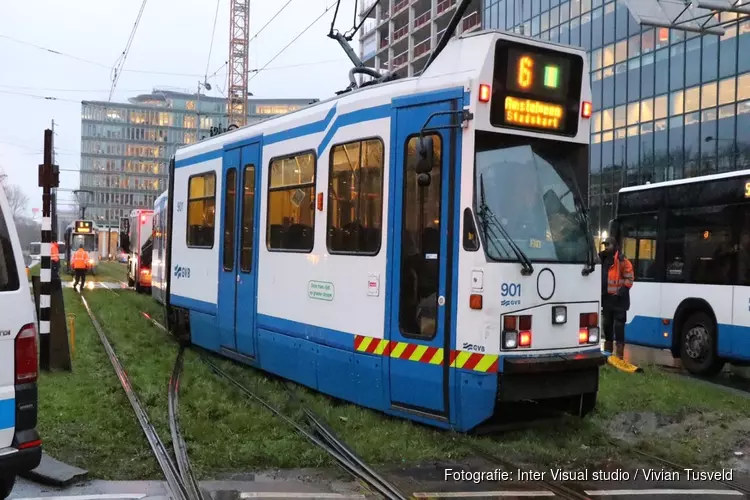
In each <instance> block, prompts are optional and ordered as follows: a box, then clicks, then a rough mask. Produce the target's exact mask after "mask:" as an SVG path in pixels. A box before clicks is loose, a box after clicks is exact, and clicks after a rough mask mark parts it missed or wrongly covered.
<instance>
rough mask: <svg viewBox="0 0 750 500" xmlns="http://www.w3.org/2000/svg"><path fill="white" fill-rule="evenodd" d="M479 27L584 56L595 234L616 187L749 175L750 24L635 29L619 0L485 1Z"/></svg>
mask: <svg viewBox="0 0 750 500" xmlns="http://www.w3.org/2000/svg"><path fill="white" fill-rule="evenodd" d="M654 3H656V0H654ZM715 3H718V2H715ZM482 20H483V27H484V28H486V29H500V30H506V31H514V32H517V33H523V34H526V35H530V36H532V37H538V38H541V39H543V40H550V41H553V42H558V43H563V44H570V45H577V46H581V47H584V48H585V49H586V50H587V52H588V55H589V67H590V72H591V87H592V91H593V101H594V111H595V113H594V114H593V116H592V119H591V124H592V127H591V158H590V160H591V167H590V168H591V176H590V183H589V203H590V207H591V222H592V226H593V227H594V230H595V232H596V233H597V234H596V236H600V233H602V232H604V231H605V230H606V227H607V222H608V221H609V219H610V218H611V217H612V215H613V208H614V200H615V197H616V194H617V191H618V190H619V189H620V188H621V187H623V186H625V185H628V186H630V185H636V184H644V183H646V182H658V181H663V180H670V179H680V178H684V177H691V176H696V175H705V174H710V173H718V172H725V171H730V170H736V169H743V168H750V132H749V131H750V17H747V16H745V17H743V15H742V14H739V15H738V14H736V13H729V12H722V13H720V14H717V17H716V20H718V21H719V22H721V23H727V24H726V25H724V30H725V34H724V35H723V36H717V35H707V34H703V35H701V34H698V33H691V32H686V31H681V30H678V29H668V28H653V27H647V26H641V25H639V24H638V23H637V22H636V20H635V19H634V17H633V15H632V14H631V12H630V11H629V10H628V8H627V7H626V5H625V2H624V1H622V0H609V1H607V0H570V1H560V0H484V1H483V5H482Z"/></svg>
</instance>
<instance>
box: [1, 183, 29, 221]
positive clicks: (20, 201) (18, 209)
mask: <svg viewBox="0 0 750 500" xmlns="http://www.w3.org/2000/svg"><path fill="white" fill-rule="evenodd" d="M3 189H4V190H5V197H6V198H7V199H8V205H10V213H11V215H12V216H13V219H14V220H18V219H20V218H22V217H23V216H24V214H23V212H24V210H26V207H28V205H29V197H28V196H26V194H25V193H24V192H23V191H21V188H20V187H19V186H17V185H15V184H7V183H4V184H3Z"/></svg>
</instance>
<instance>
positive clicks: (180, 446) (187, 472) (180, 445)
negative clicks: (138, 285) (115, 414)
mask: <svg viewBox="0 0 750 500" xmlns="http://www.w3.org/2000/svg"><path fill="white" fill-rule="evenodd" d="M112 291H113V292H114V290H112ZM115 293H116V292H115ZM79 296H80V298H81V302H82V303H83V306H84V308H85V309H86V313H87V314H88V316H89V319H90V320H91V323H92V325H93V326H94V329H95V330H96V333H97V335H98V336H99V340H100V341H101V343H102V345H103V346H104V350H105V351H106V353H107V357H108V358H109V360H110V363H111V364H112V367H113V368H114V370H115V373H116V375H117V378H118V379H119V380H120V384H121V385H122V388H123V389H124V391H125V394H126V396H127V398H128V401H129V402H130V405H131V407H132V408H133V411H134V413H135V415H136V418H137V419H138V423H139V424H140V426H141V429H142V430H143V433H144V435H145V437H146V440H147V441H148V443H149V446H150V447H151V451H152V452H153V454H154V457H155V458H156V461H157V463H158V465H159V468H160V469H161V470H162V474H163V475H164V479H165V480H166V483H167V488H168V490H169V493H170V496H171V498H173V499H174V500H204V499H203V494H202V492H201V490H200V487H199V486H198V482H197V481H196V479H195V476H194V475H193V472H192V469H191V467H190V462H189V459H188V456H187V446H186V444H185V441H184V439H183V437H182V433H181V431H180V428H179V423H178V421H177V418H178V411H177V409H178V396H179V379H180V374H181V372H182V365H183V354H184V353H183V349H180V351H179V353H178V355H177V359H176V360H175V366H174V369H173V372H172V376H171V378H170V381H169V390H168V412H169V426H170V430H171V432H172V443H173V447H174V454H175V457H176V459H177V466H175V463H174V462H173V461H172V458H171V457H170V455H169V451H168V450H167V447H166V445H165V444H164V442H163V441H162V440H161V438H160V437H159V433H158V432H157V430H156V428H155V427H154V425H153V424H152V423H151V420H150V419H149V417H148V413H147V412H146V409H145V408H144V407H143V404H142V403H141V402H140V400H139V398H138V394H137V393H136V391H135V389H134V388H133V386H132V384H131V382H130V379H129V377H128V375H127V372H126V371H125V369H124V368H123V367H122V363H121V362H120V359H119V357H118V356H117V353H116V352H115V350H114V348H113V347H112V344H111V343H110V341H109V339H108V338H107V335H106V332H105V330H104V328H103V327H102V325H101V323H99V320H98V319H97V318H96V315H94V313H93V311H92V310H91V307H90V306H89V304H88V302H87V301H86V298H85V297H84V296H83V295H82V294H79Z"/></svg>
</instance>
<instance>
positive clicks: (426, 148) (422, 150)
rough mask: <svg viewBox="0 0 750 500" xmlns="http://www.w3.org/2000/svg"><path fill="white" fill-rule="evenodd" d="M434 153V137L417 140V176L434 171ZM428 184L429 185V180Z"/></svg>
mask: <svg viewBox="0 0 750 500" xmlns="http://www.w3.org/2000/svg"><path fill="white" fill-rule="evenodd" d="M433 151H434V150H433V140H432V137H419V138H418V139H417V165H416V171H417V174H428V173H429V172H430V171H431V170H432V165H433V163H434V161H435V156H434V154H433ZM427 183H428V184H429V178H428V180H427ZM421 185H422V184H421V181H420V186H421Z"/></svg>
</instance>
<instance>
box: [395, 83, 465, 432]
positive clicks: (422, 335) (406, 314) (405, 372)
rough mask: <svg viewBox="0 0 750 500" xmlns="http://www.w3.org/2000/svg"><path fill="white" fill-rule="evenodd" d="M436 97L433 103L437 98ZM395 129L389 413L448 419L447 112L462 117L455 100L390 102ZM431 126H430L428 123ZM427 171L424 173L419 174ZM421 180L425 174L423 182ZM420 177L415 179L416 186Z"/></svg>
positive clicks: (450, 163) (450, 167) (450, 162)
mask: <svg viewBox="0 0 750 500" xmlns="http://www.w3.org/2000/svg"><path fill="white" fill-rule="evenodd" d="M438 98H439V97H438ZM394 105H395V106H396V109H395V110H394V112H393V116H392V119H393V120H394V121H395V123H396V127H395V135H394V136H393V137H392V138H391V147H392V148H394V149H395V150H396V155H395V158H396V161H395V163H394V164H393V165H391V172H392V174H391V175H392V176H393V177H394V178H395V179H394V180H395V184H392V185H393V186H394V188H393V189H394V190H393V195H392V197H391V198H392V201H391V203H390V207H389V209H390V213H391V214H393V215H392V219H391V220H392V221H393V225H394V226H393V233H392V234H393V235H394V237H393V239H392V242H391V248H390V254H389V258H388V260H389V262H393V268H392V270H391V272H392V275H391V277H390V279H389V281H390V283H391V286H390V288H389V292H388V293H389V295H390V297H389V299H388V300H389V302H390V311H391V313H390V316H391V317H390V328H389V336H390V338H389V340H391V341H392V342H399V344H397V345H395V346H393V347H391V355H390V357H389V363H390V367H389V372H390V394H391V404H392V406H394V407H396V408H399V409H403V410H406V411H410V412H418V413H427V414H432V415H435V414H437V415H444V416H446V418H447V416H448V413H449V387H450V384H449V369H448V364H449V363H448V361H449V359H450V349H451V346H452V342H451V338H450V324H449V322H450V311H451V310H455V309H454V307H455V306H454V304H453V303H452V300H453V297H452V294H451V293H450V289H451V273H452V270H451V262H452V256H453V255H454V252H455V251H456V249H455V248H453V244H454V243H453V242H455V241H458V239H459V238H456V237H453V238H449V234H458V231H457V230H456V231H455V232H454V231H453V230H451V227H452V226H453V221H454V217H453V213H452V212H453V202H454V199H453V198H454V197H453V196H451V193H457V188H456V187H455V183H454V179H453V174H454V161H455V152H454V150H453V148H454V147H455V146H454V139H453V137H454V133H455V129H451V128H446V127H445V126H446V125H448V124H450V123H451V118H452V115H451V112H452V111H454V110H455V109H458V110H460V109H461V107H460V106H461V104H460V103H459V101H458V100H457V99H456V93H452V94H448V93H446V95H445V97H444V98H443V100H438V101H431V102H429V103H425V102H424V97H422V98H421V102H420V99H418V98H408V99H405V100H404V101H403V102H402V103H396V102H394ZM428 120H429V122H428ZM426 122H427V128H430V129H432V130H429V131H428V130H425V132H424V138H425V139H426V140H423V141H422V144H423V145H429V147H427V148H425V149H431V151H432V154H431V155H427V156H428V157H429V156H431V157H432V158H431V160H430V161H429V164H427V163H425V162H423V163H422V167H421V168H418V167H417V164H418V161H417V160H418V148H417V144H418V141H420V131H421V130H422V128H423V126H424V125H425V123H426ZM427 169H429V172H425V171H424V170H427ZM424 174H426V175H424ZM420 177H421V179H420Z"/></svg>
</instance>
